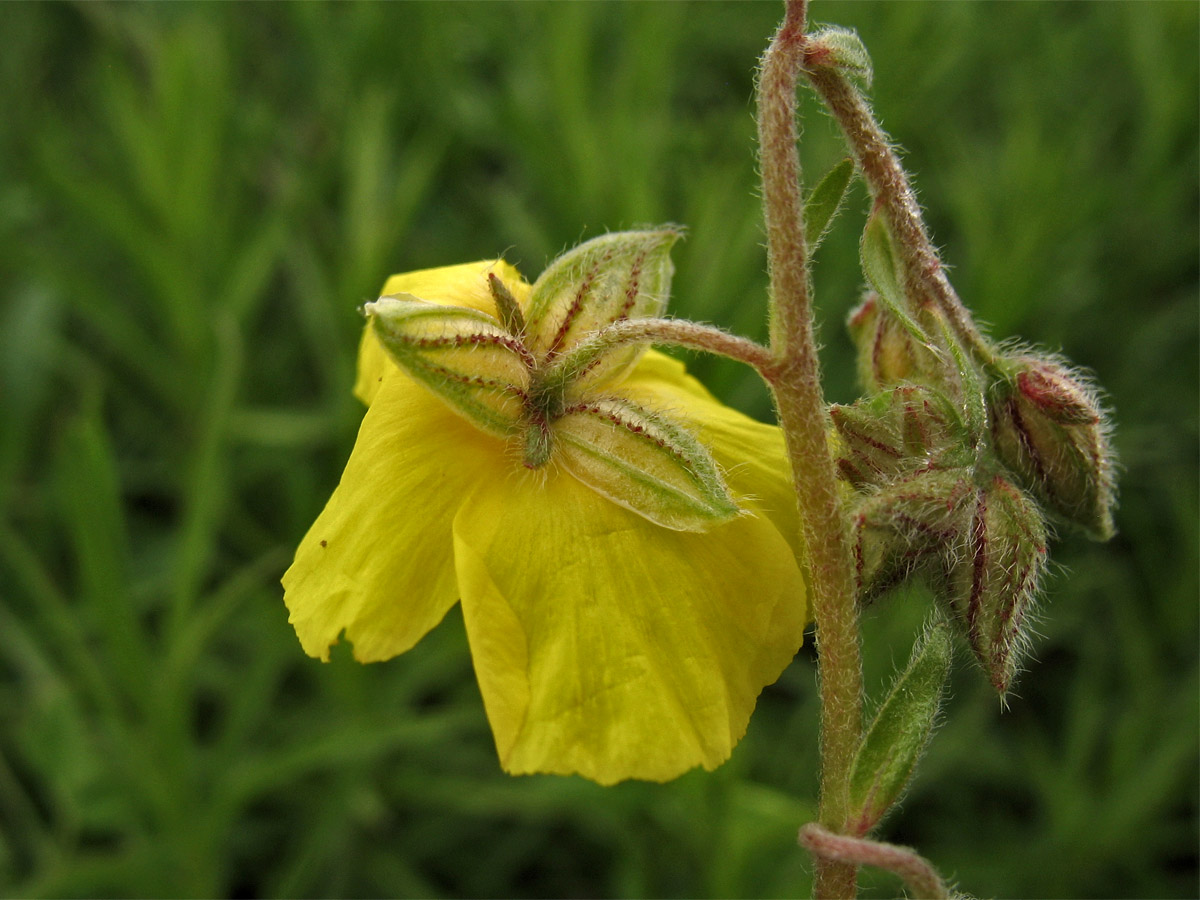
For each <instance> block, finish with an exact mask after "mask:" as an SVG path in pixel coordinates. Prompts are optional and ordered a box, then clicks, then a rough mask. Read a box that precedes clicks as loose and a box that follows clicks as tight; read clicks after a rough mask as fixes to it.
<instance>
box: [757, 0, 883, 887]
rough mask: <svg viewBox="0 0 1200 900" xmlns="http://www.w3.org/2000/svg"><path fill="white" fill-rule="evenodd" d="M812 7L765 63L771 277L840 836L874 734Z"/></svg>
mask: <svg viewBox="0 0 1200 900" xmlns="http://www.w3.org/2000/svg"><path fill="white" fill-rule="evenodd" d="M806 6H807V4H806V0H788V2H787V7H786V9H787V12H786V15H785V18H784V21H783V24H782V25H780V27H779V30H778V32H777V33H776V34H775V38H774V40H773V41H772V42H771V46H770V47H769V48H768V49H767V52H766V54H765V55H764V57H763V60H762V67H761V70H760V72H759V81H758V139H759V153H760V154H761V167H762V180H763V203H764V211H765V215H766V223H767V252H768V259H769V265H770V276H771V310H772V315H771V349H772V352H773V354H774V356H775V359H776V363H775V366H774V368H773V370H772V372H771V374H770V377H769V381H770V382H771V386H772V388H773V390H774V393H775V401H776V404H777V406H778V411H779V420H780V424H781V426H782V428H783V433H784V436H785V439H786V441H787V449H788V454H789V457H790V460H791V465H792V471H793V473H794V481H795V487H796V498H797V501H798V504H799V508H800V521H801V523H802V524H801V529H802V537H803V539H804V545H805V548H806V552H807V555H808V563H809V567H810V569H811V572H812V590H813V596H812V605H813V618H814V619H815V621H816V626H817V631H816V635H817V638H816V640H817V650H818V653H819V666H820V682H821V801H820V820H821V822H822V823H823V824H824V825H825V826H826V827H827V828H829V829H830V830H832V831H835V832H836V831H841V830H842V829H843V828H844V825H845V820H846V817H847V811H848V797H847V788H848V777H849V769H850V764H851V762H852V760H853V757H854V752H855V750H856V749H857V747H858V744H859V741H860V740H861V734H862V660H861V656H860V648H859V630H858V612H857V608H856V605H855V597H854V581H853V572H854V566H853V558H852V556H851V552H850V548H851V543H850V535H849V529H848V523H847V521H846V518H845V516H844V514H843V511H842V507H841V502H840V499H839V493H838V487H837V480H836V474H835V470H834V465H833V460H832V458H831V457H830V454H829V448H828V444H827V441H826V428H827V410H826V407H825V401H824V398H823V396H822V393H821V383H820V370H819V363H818V360H817V351H816V341H815V339H814V337H813V325H812V301H811V293H810V288H809V273H808V250H807V247H806V245H805V238H804V221H803V200H802V197H801V194H800V160H799V156H798V154H797V148H796V144H797V140H798V137H799V135H798V133H797V129H796V78H797V72H798V70H799V68H800V65H801V62H802V60H803V54H804V46H805V38H804V27H805V14H806ZM814 860H815V865H816V882H815V884H814V893H815V894H816V896H818V897H853V896H854V895H855V894H856V892H857V891H856V879H857V870H856V868H855V865H854V864H853V863H852V862H845V861H841V860H833V859H829V858H826V857H822V856H817V857H815V858H814Z"/></svg>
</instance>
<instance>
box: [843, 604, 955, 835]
mask: <svg viewBox="0 0 1200 900" xmlns="http://www.w3.org/2000/svg"><path fill="white" fill-rule="evenodd" d="M952 652H953V646H952V644H951V639H950V632H949V629H948V628H947V627H946V625H945V624H944V623H941V622H937V623H934V624H931V625H930V626H928V627H927V628H926V630H925V633H924V634H923V635H922V636H921V637H920V638H919V639H918V641H917V644H916V646H915V647H913V652H912V658H911V659H910V660H909V662H908V666H907V668H905V670H904V671H903V672H901V673H900V675H899V676H898V677H897V678H896V681H895V683H894V684H893V685H892V690H891V692H890V693H889V694H888V696H887V699H886V700H884V701H883V705H882V706H880V707H879V711H878V712H877V713H876V714H875V719H874V721H873V722H871V726H870V728H868V729H867V734H866V737H864V738H863V742H862V744H861V745H860V746H859V748H858V753H857V754H856V755H855V757H854V763H853V764H852V766H851V769H850V809H851V812H850V818H849V822H848V823H847V824H848V827H849V829H850V831H851V833H853V834H859V835H862V834H866V833H867V832H868V831H870V830H871V828H873V827H874V826H875V825H876V823H878V822H879V820H880V819H881V818H882V817H883V815H884V813H886V812H887V811H888V809H890V808H891V806H892V805H893V804H894V803H895V802H896V801H897V800H898V799H899V798H900V795H901V794H902V793H904V789H905V788H906V787H907V786H908V781H909V779H910V778H911V777H912V773H913V770H914V769H915V768H916V765H917V760H918V759H919V758H920V756H921V754H922V753H923V752H924V750H925V745H926V744H927V743H928V742H929V736H930V734H931V733H932V731H933V725H934V722H935V721H936V719H937V714H938V709H939V708H940V706H941V702H942V694H943V692H944V690H945V686H946V679H947V676H948V675H949V673H950V658H951V655H952Z"/></svg>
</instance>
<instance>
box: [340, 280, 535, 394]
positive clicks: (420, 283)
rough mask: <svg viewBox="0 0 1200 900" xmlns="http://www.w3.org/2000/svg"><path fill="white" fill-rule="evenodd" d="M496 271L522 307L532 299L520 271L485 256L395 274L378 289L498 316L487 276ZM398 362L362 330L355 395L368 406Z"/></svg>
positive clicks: (386, 293) (381, 294) (390, 294)
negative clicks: (470, 261) (452, 264)
mask: <svg viewBox="0 0 1200 900" xmlns="http://www.w3.org/2000/svg"><path fill="white" fill-rule="evenodd" d="M489 272H495V273H496V275H498V276H499V277H500V279H501V280H502V281H503V282H504V284H505V286H506V287H507V288H508V289H509V291H510V292H512V295H513V296H514V297H515V298H516V300H517V302H518V303H520V304H521V305H522V306H524V305H525V303H526V301H527V300H528V299H529V285H528V284H526V283H525V281H524V280H522V278H521V273H520V272H518V271H517V270H516V269H515V268H514V267H512V266H510V265H509V264H508V263H506V262H505V261H504V260H502V259H485V260H482V261H481V262H473V263H464V264H462V265H458V266H442V267H440V268H437V269H421V270H419V271H416V272H405V273H404V274H402V275H393V276H392V277H391V278H389V279H388V280H387V283H385V284H384V286H383V290H382V291H380V292H379V295H380V296H381V297H390V296H392V295H393V294H412V295H413V296H415V297H418V298H420V299H421V300H426V301H428V302H430V303H441V304H444V305H446V306H466V307H469V308H471V309H477V310H479V311H481V312H486V313H489V314H491V315H496V302H495V300H493V299H492V292H491V290H490V289H489V288H488V283H487V276H488V273H489ZM395 368H396V367H395V364H394V363H393V362H392V361H391V358H390V357H388V355H387V351H385V350H384V349H383V345H382V344H380V343H379V338H377V337H376V336H375V335H374V334H373V333H372V330H371V329H370V328H364V329H363V336H362V340H361V341H360V342H359V345H358V377H357V378H356V379H355V382H354V396H356V397H358V399H359V400H361V401H362V402H363V403H365V404H366V405H367V406H370V405H371V401H372V400H374V398H375V394H376V392H377V391H378V390H379V385H380V384H382V383H383V378H384V375H385V374H386V373H387V372H388V371H391V370H394V369H395Z"/></svg>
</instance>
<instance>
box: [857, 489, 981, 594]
mask: <svg viewBox="0 0 1200 900" xmlns="http://www.w3.org/2000/svg"><path fill="white" fill-rule="evenodd" d="M972 494H973V485H972V484H971V480H970V473H969V470H967V469H947V470H924V471H919V472H915V473H913V474H911V475H908V476H906V477H903V478H899V479H897V480H895V481H893V482H892V483H890V484H887V485H885V486H884V487H882V488H880V489H879V490H878V491H876V492H875V493H872V494H869V495H867V496H866V497H864V498H863V500H862V501H861V502H860V503H859V504H858V505H857V507H856V508H855V510H854V530H855V545H854V555H855V568H856V579H857V583H858V587H859V599H860V600H861V601H862V602H870V601H872V600H874V599H877V598H878V597H880V596H882V595H883V594H885V593H887V592H888V591H889V590H890V589H892V588H893V587H896V586H897V585H899V584H901V583H903V582H904V581H905V580H907V579H908V578H910V577H912V576H914V575H932V576H937V577H940V576H941V575H942V574H943V573H944V571H945V569H944V563H943V557H944V555H945V552H946V550H947V549H948V548H951V547H955V546H958V545H960V544H961V542H962V540H963V535H964V534H965V532H966V528H967V525H968V514H969V511H970V505H969V503H967V502H966V501H968V500H969V499H970V497H971V496H972Z"/></svg>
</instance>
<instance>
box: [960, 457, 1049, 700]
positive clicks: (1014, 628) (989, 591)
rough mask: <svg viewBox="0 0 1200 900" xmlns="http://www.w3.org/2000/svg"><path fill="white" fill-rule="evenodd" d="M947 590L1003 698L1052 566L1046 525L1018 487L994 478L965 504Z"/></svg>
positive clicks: (985, 669) (1026, 638) (1014, 673)
mask: <svg viewBox="0 0 1200 900" xmlns="http://www.w3.org/2000/svg"><path fill="white" fill-rule="evenodd" d="M967 513H968V515H967V517H966V522H965V528H964V530H963V532H962V533H961V534H960V535H959V539H958V543H957V545H956V549H955V551H954V552H953V554H952V558H951V560H950V561H951V563H952V565H951V566H950V568H949V570H948V572H947V577H946V581H945V583H944V585H943V586H942V588H941V589H940V590H939V591H938V593H939V595H940V598H941V599H942V601H943V602H944V604H945V606H946V608H947V612H948V613H949V616H950V619H951V621H952V622H954V624H955V625H957V626H958V628H959V630H960V631H961V632H962V633H963V635H964V636H965V637H966V638H967V642H968V643H969V644H970V645H971V649H972V651H974V653H975V658H976V659H977V660H978V661H979V664H980V665H981V666H982V667H983V670H984V672H985V673H987V676H988V680H989V681H991V683H992V686H993V687H994V688H995V689H996V691H997V692H998V693H999V694H1000V695H1001V696H1002V697H1003V696H1004V695H1005V694H1006V693H1007V692H1008V689H1009V687H1010V686H1011V684H1012V680H1013V678H1014V676H1015V675H1016V673H1017V670H1018V668H1019V665H1020V662H1021V655H1022V652H1023V650H1024V649H1025V647H1026V645H1027V644H1028V643H1029V631H1030V621H1029V620H1030V615H1029V614H1030V609H1031V607H1032V605H1033V602H1034V600H1035V599H1036V596H1037V591H1038V585H1039V583H1040V582H1041V578H1042V574H1043V573H1044V572H1045V569H1046V525H1045V522H1044V520H1043V518H1042V514H1041V511H1040V510H1039V509H1038V508H1037V506H1036V505H1035V504H1034V502H1033V501H1032V500H1031V499H1030V498H1029V497H1028V496H1027V495H1026V494H1025V493H1024V492H1023V491H1021V490H1020V489H1019V488H1018V487H1016V486H1015V485H1013V484H1012V483H1011V482H1009V481H1008V480H1007V479H1006V478H1004V477H1003V476H1001V475H996V476H994V477H993V478H992V480H991V482H990V483H989V484H988V485H986V486H985V487H979V488H976V489H975V490H974V491H973V492H972V495H971V497H970V498H969V502H968V503H967Z"/></svg>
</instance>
